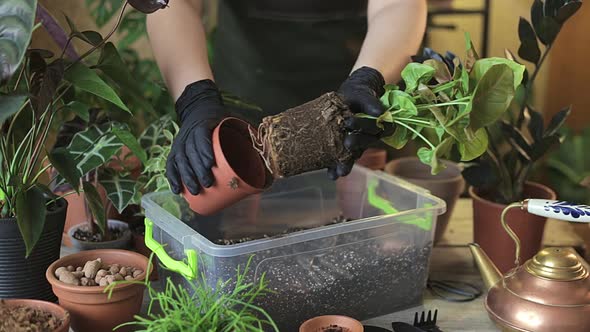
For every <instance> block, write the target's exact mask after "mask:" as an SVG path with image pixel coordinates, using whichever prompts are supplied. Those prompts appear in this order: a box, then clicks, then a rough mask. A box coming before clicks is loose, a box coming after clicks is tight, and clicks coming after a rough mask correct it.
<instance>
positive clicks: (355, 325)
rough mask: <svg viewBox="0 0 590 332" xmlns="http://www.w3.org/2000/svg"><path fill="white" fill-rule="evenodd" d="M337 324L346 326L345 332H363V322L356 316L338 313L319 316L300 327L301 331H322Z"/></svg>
mask: <svg viewBox="0 0 590 332" xmlns="http://www.w3.org/2000/svg"><path fill="white" fill-rule="evenodd" d="M331 326H337V327H342V328H344V329H345V330H344V331H345V332H363V331H364V328H363V324H361V323H360V322H359V321H357V320H356V319H354V318H350V317H346V316H337V315H327V316H317V317H314V318H312V319H310V320H307V321H306V322H305V323H303V324H302V325H301V327H299V332H322V331H324V330H325V329H326V328H327V327H331Z"/></svg>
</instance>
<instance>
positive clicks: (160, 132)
mask: <svg viewBox="0 0 590 332" xmlns="http://www.w3.org/2000/svg"><path fill="white" fill-rule="evenodd" d="M173 127H174V121H173V120H172V117H171V116H170V115H164V116H162V117H161V118H159V119H158V120H157V121H155V122H154V123H152V124H151V125H149V126H148V127H147V128H145V130H144V131H143V132H142V133H141V135H139V143H140V144H141V147H142V148H143V149H146V150H147V149H149V148H150V147H152V146H156V145H164V144H165V143H166V142H168V143H171V142H172V140H173V139H174V137H170V138H167V137H166V131H169V130H171V129H172V128H173Z"/></svg>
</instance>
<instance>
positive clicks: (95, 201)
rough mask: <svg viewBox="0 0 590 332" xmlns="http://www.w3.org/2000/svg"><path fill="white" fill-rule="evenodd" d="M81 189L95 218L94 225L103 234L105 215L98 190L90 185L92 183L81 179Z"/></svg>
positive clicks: (105, 222)
mask: <svg viewBox="0 0 590 332" xmlns="http://www.w3.org/2000/svg"><path fill="white" fill-rule="evenodd" d="M82 189H84V197H85V199H86V202H87V203H88V207H89V208H90V211H91V212H92V215H93V216H94V218H95V221H96V225H97V226H98V228H99V229H100V232H101V233H102V234H104V232H105V230H106V228H107V227H106V225H107V217H106V213H105V211H104V206H103V205H102V200H101V199H100V195H99V194H98V190H96V188H95V187H94V186H93V185H92V183H89V182H86V181H83V182H82Z"/></svg>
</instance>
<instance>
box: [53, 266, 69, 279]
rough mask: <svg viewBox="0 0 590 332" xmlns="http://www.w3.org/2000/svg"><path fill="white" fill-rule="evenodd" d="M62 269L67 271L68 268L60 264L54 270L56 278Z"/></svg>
mask: <svg viewBox="0 0 590 332" xmlns="http://www.w3.org/2000/svg"><path fill="white" fill-rule="evenodd" d="M64 271H66V272H68V269H67V268H65V267H63V266H62V267H58V268H57V269H56V270H55V276H56V277H57V278H59V275H60V274H61V273H62V272H64Z"/></svg>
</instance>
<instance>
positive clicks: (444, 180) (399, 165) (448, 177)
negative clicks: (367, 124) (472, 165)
mask: <svg viewBox="0 0 590 332" xmlns="http://www.w3.org/2000/svg"><path fill="white" fill-rule="evenodd" d="M443 163H444V164H445V165H446V166H447V167H446V168H445V169H444V170H443V171H441V172H440V173H438V174H437V175H432V174H431V169H430V166H428V165H425V164H423V163H422V162H421V161H420V159H418V158H417V157H406V158H400V159H396V160H393V161H391V162H389V163H388V164H387V166H385V172H386V173H389V174H392V175H395V176H397V177H400V178H402V179H404V180H406V181H408V182H410V183H413V184H415V185H417V186H419V187H422V188H424V189H427V190H429V191H430V193H431V194H433V195H434V196H437V197H439V198H441V199H443V200H444V201H445V203H446V204H447V212H445V213H444V214H442V215H440V216H438V218H437V220H436V233H435V235H434V243H435V244H436V243H438V241H439V240H440V239H441V237H442V235H443V234H444V232H445V230H446V228H447V225H448V224H449V219H450V218H451V216H452V214H453V210H454V208H455V203H457V199H458V198H459V196H460V195H461V193H462V192H463V190H464V189H465V180H464V179H463V176H462V175H461V167H460V166H459V165H458V164H456V163H454V162H451V161H443Z"/></svg>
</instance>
